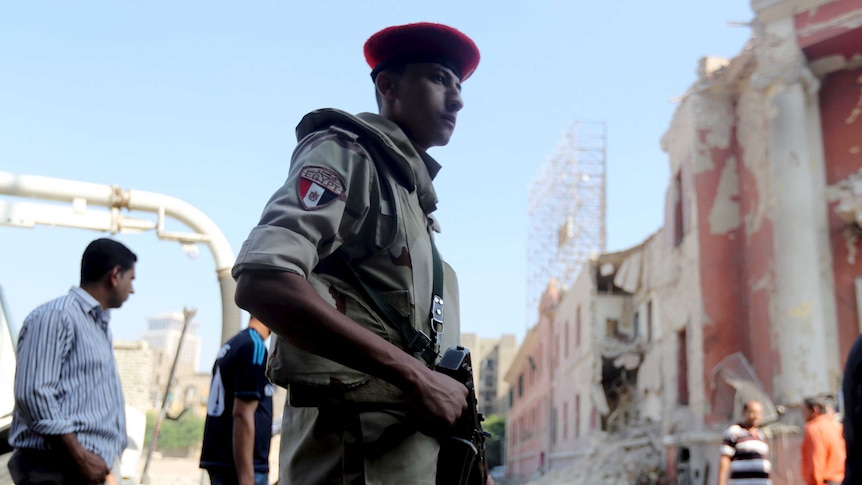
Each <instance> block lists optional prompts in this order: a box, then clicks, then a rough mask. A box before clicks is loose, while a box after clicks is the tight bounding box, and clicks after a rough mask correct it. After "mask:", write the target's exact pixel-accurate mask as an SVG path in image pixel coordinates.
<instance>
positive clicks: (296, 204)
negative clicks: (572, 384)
mask: <svg viewBox="0 0 862 485" xmlns="http://www.w3.org/2000/svg"><path fill="white" fill-rule="evenodd" d="M364 50H365V58H366V60H367V61H368V63H369V66H370V67H371V68H372V72H371V78H372V80H373V81H374V86H375V90H376V96H377V103H378V108H379V115H375V114H371V113H361V114H358V115H355V116H353V115H350V114H348V113H345V112H342V111H338V110H335V109H323V110H318V111H314V112H312V113H309V114H308V115H306V116H305V117H304V118H303V119H302V121H300V123H299V125H298V126H297V129H296V131H297V139H298V140H299V145H298V147H297V148H296V150H295V152H294V154H293V159H292V161H291V167H290V172H289V174H288V178H287V181H286V182H285V184H284V185H283V186H282V187H281V188H280V189H279V190H278V191H277V192H276V193H275V194H274V195H273V196H272V198H271V199H270V201H269V203H268V204H267V205H266V207H265V209H264V212H263V215H262V217H261V220H260V223H259V225H258V226H257V227H255V228H254V229H252V231H251V234H250V235H249V237H248V239H247V240H246V242H245V243H244V244H243V247H242V249H241V250H240V253H239V256H238V258H237V263H236V266H235V267H234V269H233V275H234V277H235V278H237V293H236V300H237V303H238V304H239V305H240V306H241V307H243V308H245V309H247V310H248V311H249V312H251V313H252V314H254V315H256V316H257V317H258V318H260V320H261V321H263V322H264V323H265V324H266V325H267V326H268V327H270V328H271V329H272V330H273V332H274V333H275V334H276V336H277V339H276V342H275V344H274V346H273V352H272V356H271V358H270V363H269V369H268V373H269V377H270V379H271V380H272V381H273V382H275V383H277V384H280V385H282V386H284V387H286V388H287V391H288V405H287V406H285V410H284V418H283V421H282V429H283V431H282V440H281V452H280V480H281V481H282V482H284V483H307V484H335V483H338V484H341V483H367V484H369V485H370V484H391V483H411V484H434V483H435V476H436V467H437V454H438V450H439V444H438V442H437V440H436V438H435V437H434V436H435V434H439V433H442V432H445V431H446V430H447V429H448V428H449V427H451V426H452V424H453V423H454V421H455V420H456V418H457V417H458V416H460V415H461V414H462V412H463V411H464V410H465V408H466V405H467V402H466V396H467V389H466V388H465V386H464V385H462V384H461V383H459V382H457V381H455V380H454V379H451V378H449V377H447V376H445V375H443V374H440V373H438V372H435V371H433V370H432V368H433V364H434V361H435V359H436V356H437V353H438V350H439V348H440V347H441V346H443V347H444V348H445V346H448V345H454V344H456V343H457V339H458V338H459V335H460V328H459V323H458V315H457V312H458V308H457V306H458V302H457V281H456V279H455V274H454V272H452V270H451V268H449V267H448V266H447V265H445V264H444V263H442V262H441V261H440V258H439V255H438V254H437V251H436V249H435V247H434V243H433V232H434V231H437V230H438V228H437V224H436V222H435V221H434V220H433V219H432V217H431V213H432V212H433V211H434V210H435V209H436V203H437V196H436V194H435V191H434V186H433V184H432V179H433V178H434V176H435V175H436V174H437V172H438V170H439V169H440V165H438V164H437V162H436V161H435V160H434V159H433V158H431V156H429V155H428V154H427V153H426V150H427V149H428V148H430V147H434V146H443V145H446V144H447V143H448V142H449V138H450V137H451V136H452V132H453V131H454V129H455V124H456V120H457V115H458V112H459V111H460V110H461V108H462V107H463V105H464V103H463V101H462V99H461V82H462V81H465V80H466V79H467V78H468V77H469V76H470V75H471V74H472V73H473V71H474V70H475V69H476V66H477V65H478V63H479V51H478V49H477V48H476V45H475V44H474V43H473V41H472V40H470V39H469V38H468V37H467V36H465V35H464V34H462V33H461V32H459V31H457V30H455V29H453V28H451V27H447V26H444V25H440V24H430V23H419V24H409V25H403V26H397V27H390V28H387V29H384V30H382V31H380V32H378V33H376V34H374V35H373V36H372V37H371V38H369V39H368V41H367V42H366V44H365V49H364ZM441 304H442V309H441V308H440V306H441ZM432 310H433V311H435V314H434V322H433V323H432V321H431V318H430V316H431V314H432ZM443 322H445V332H444V331H443V330H444V327H443Z"/></svg>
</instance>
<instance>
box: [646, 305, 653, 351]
mask: <svg viewBox="0 0 862 485" xmlns="http://www.w3.org/2000/svg"><path fill="white" fill-rule="evenodd" d="M646 341H647V342H652V300H650V301H649V302H647V305H646Z"/></svg>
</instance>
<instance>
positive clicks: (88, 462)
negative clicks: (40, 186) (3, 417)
mask: <svg viewBox="0 0 862 485" xmlns="http://www.w3.org/2000/svg"><path fill="white" fill-rule="evenodd" d="M136 261H137V256H135V254H134V253H132V252H131V251H130V250H129V249H128V248H127V247H125V246H124V245H122V244H120V243H118V242H116V241H114V240H111V239H97V240H95V241H93V242H91V243H90V244H89V245H88V246H87V249H86V250H84V255H83V257H82V258H81V285H80V287H73V288H72V289H71V290H70V291H69V293H68V294H67V295H65V296H62V297H60V298H57V299H56V300H52V301H50V302H48V303H45V304H43V305H41V306H39V307H38V308H36V309H35V310H33V312H31V313H30V314H29V315H28V316H27V318H26V319H25V320H24V324H23V325H22V327H21V332H20V334H19V337H18V347H17V349H18V366H17V368H16V371H15V411H14V414H13V417H12V428H11V431H10V433H9V444H10V445H11V446H12V447H13V448H15V452H14V454H13V455H12V458H11V459H10V460H9V471H10V472H11V474H12V479H13V480H14V482H15V483H16V484H17V485H24V484H37V483H38V484H41V483H51V484H70V485H71V484H74V485H79V484H101V483H105V482H106V480H113V478H112V477H111V475H110V473H111V469H112V467H115V466H116V465H117V464H118V462H119V458H120V454H121V453H122V451H123V449H124V448H125V447H126V416H125V410H124V401H123V392H122V389H121V387H120V378H119V375H118V373H117V367H116V362H115V361H114V352H113V346H112V342H111V331H110V329H109V328H108V322H109V320H110V310H111V309H112V308H119V307H120V306H122V304H123V303H124V302H125V301H126V300H127V299H128V298H129V295H130V294H131V293H134V288H133V287H132V280H134V279H135V262H136Z"/></svg>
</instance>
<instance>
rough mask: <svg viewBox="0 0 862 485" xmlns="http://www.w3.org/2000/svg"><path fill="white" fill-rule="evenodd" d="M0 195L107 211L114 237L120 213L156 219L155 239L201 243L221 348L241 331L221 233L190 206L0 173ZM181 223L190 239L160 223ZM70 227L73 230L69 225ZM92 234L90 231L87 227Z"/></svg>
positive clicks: (229, 254) (229, 253)
mask: <svg viewBox="0 0 862 485" xmlns="http://www.w3.org/2000/svg"><path fill="white" fill-rule="evenodd" d="M0 194H7V195H13V196H17V197H28V198H36V199H45V200H54V201H61V202H71V203H73V204H76V203H78V201H84V202H86V204H92V205H97V206H102V207H107V208H109V209H111V212H112V217H111V225H110V227H105V228H104V230H106V231H110V232H112V233H116V232H119V231H120V230H121V229H122V227H123V225H122V216H121V215H120V214H119V211H120V210H121V209H127V210H136V211H144V212H153V213H156V214H158V215H159V222H158V226H157V229H156V230H157V235H158V237H159V239H167V240H174V241H179V242H181V243H199V242H200V243H205V244H206V245H207V246H208V247H209V249H210V252H211V253H212V255H213V259H215V265H216V276H217V277H218V281H219V287H220V290H221V298H222V342H225V341H226V340H227V339H229V338H230V337H232V336H233V335H234V334H236V333H237V332H239V330H240V310H239V308H238V307H237V306H236V304H235V303H234V300H233V295H234V290H235V289H236V283H235V282H234V281H233V279H232V278H231V276H230V270H231V267H232V266H233V264H234V254H233V250H232V249H231V247H230V243H228V241H227V238H226V237H225V235H224V233H223V232H222V231H221V229H219V227H218V226H217V225H216V224H215V222H213V221H212V219H210V218H209V217H207V215H206V214H204V213H203V212H201V211H200V210H199V209H198V208H196V207H194V206H192V205H191V204H189V203H187V202H185V201H183V200H180V199H178V198H176V197H172V196H169V195H165V194H159V193H155V192H147V191H144V190H132V189H123V188H121V187H119V186H116V185H105V184H96V183H91V182H80V181H76V180H64V179H58V178H51V177H42V176H38V175H18V174H12V173H8V172H0ZM165 217H171V218H173V219H176V220H177V221H179V222H182V223H183V224H185V225H186V226H188V227H189V228H190V229H192V230H193V231H195V233H194V234H187V233H170V232H165V231H164V230H163V228H164V218H165ZM70 225H72V227H74V224H70ZM90 228H91V229H92V227H90Z"/></svg>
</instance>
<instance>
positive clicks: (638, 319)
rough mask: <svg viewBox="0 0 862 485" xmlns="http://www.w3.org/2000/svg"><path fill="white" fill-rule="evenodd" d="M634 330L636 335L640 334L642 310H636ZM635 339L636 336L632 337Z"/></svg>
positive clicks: (633, 322)
mask: <svg viewBox="0 0 862 485" xmlns="http://www.w3.org/2000/svg"><path fill="white" fill-rule="evenodd" d="M632 331H633V332H634V334H635V335H640V331H641V312H635V314H634V317H633V318H632ZM632 339H634V337H632Z"/></svg>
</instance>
